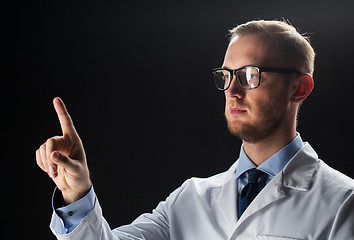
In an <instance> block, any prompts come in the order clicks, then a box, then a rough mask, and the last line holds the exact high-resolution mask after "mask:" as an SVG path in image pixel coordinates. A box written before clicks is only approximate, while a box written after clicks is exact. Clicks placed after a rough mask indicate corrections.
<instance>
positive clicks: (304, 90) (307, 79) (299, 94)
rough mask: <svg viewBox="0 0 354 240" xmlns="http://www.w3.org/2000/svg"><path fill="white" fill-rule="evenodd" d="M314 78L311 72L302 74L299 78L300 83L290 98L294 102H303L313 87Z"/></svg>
mask: <svg viewBox="0 0 354 240" xmlns="http://www.w3.org/2000/svg"><path fill="white" fill-rule="evenodd" d="M313 85H314V84H313V79H312V77H311V75H310V74H302V75H301V76H300V77H299V79H298V84H297V88H296V90H295V92H294V93H293V95H292V96H291V98H290V101H291V102H293V103H298V102H302V101H304V100H305V98H307V96H308V95H309V94H310V92H311V91H312V89H313Z"/></svg>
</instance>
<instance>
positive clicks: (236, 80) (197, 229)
mask: <svg viewBox="0 0 354 240" xmlns="http://www.w3.org/2000/svg"><path fill="white" fill-rule="evenodd" d="M230 33H231V34H230V35H231V39H230V43H229V46H228V49H227V51H226V54H225V59H224V62H223V65H222V67H221V68H217V69H214V70H213V76H214V81H215V84H216V87H217V88H218V89H219V90H222V91H224V92H225V98H226V106H225V116H226V119H227V123H228V128H229V130H230V132H231V133H232V134H234V135H235V136H237V137H239V138H240V139H242V141H243V144H242V146H241V149H240V154H239V159H238V160H237V161H236V162H235V163H234V164H233V166H231V168H230V169H229V170H228V171H226V172H224V173H221V174H218V175H215V176H212V177H209V178H206V179H201V178H191V179H189V180H187V181H186V182H185V183H184V184H183V185H182V186H181V187H180V188H178V189H177V190H175V191H174V192H173V193H171V195H170V196H169V197H168V198H167V199H166V200H165V201H163V202H160V203H159V204H158V206H157V207H156V209H154V210H153V211H152V213H146V214H142V215H141V216H140V217H138V218H137V219H136V220H135V221H134V222H132V223H131V224H130V225H126V226H122V227H118V228H116V229H113V230H111V228H110V227H109V225H108V223H107V222H106V221H105V219H104V218H103V216H102V210H101V207H100V204H99V201H98V198H97V196H96V195H95V192H94V189H93V186H92V183H91V181H90V177H89V170H88V167H87V163H86V157H85V151H84V148H83V145H82V143H81V140H80V138H79V135H78V134H77V132H76V130H75V128H74V125H73V123H72V120H71V118H70V116H69V114H68V112H67V110H66V108H65V106H64V103H63V102H62V101H61V100H60V99H59V98H55V99H54V107H55V110H56V112H57V114H58V117H59V121H60V124H61V128H62V131H63V136H60V137H52V138H49V139H48V140H47V141H46V142H45V143H44V144H43V145H41V146H40V148H39V149H38V150H37V151H36V159H37V164H38V166H39V167H40V168H41V169H42V170H44V171H45V172H47V173H48V175H49V176H50V177H51V178H52V179H53V181H54V182H55V184H56V185H57V189H56V190H55V192H54V195H53V208H54V212H53V216H52V221H51V229H52V231H53V233H54V234H55V236H56V237H57V238H58V239H73V240H74V239H85V240H94V239H102V240H103V239H104V240H106V239H147V240H165V239H174V240H182V239H183V240H187V239H188V240H196V239H201V240H206V239H211V240H221V239H222V240H225V239H247V240H249V239H293V240H294V239H338V240H348V239H354V180H353V179H350V178H349V177H347V176H345V175H343V174H342V173H340V172H338V171H336V170H334V169H332V168H331V167H329V166H328V165H326V164H325V163H324V162H323V161H322V160H320V159H318V156H317V154H316V152H315V151H314V150H313V149H312V147H311V146H310V144H309V143H307V142H303V141H302V139H301V137H300V134H299V133H297V132H296V116H297V112H298V110H299V107H300V105H301V104H302V102H303V101H304V100H305V99H306V97H307V96H308V95H309V93H310V92H311V90H312V89H313V85H314V84H313V80H312V75H313V71H314V57H315V53H314V50H313V48H312V47H311V45H310V43H309V41H308V39H306V38H305V37H303V36H302V35H301V34H299V33H298V32H297V31H296V29H295V28H294V27H292V26H290V25H288V24H287V23H285V22H282V21H263V20H257V21H251V22H247V23H245V24H242V25H239V26H237V27H235V28H234V29H232V30H231V31H230ZM118 214H119V213H118Z"/></svg>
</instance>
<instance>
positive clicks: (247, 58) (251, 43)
mask: <svg viewBox="0 0 354 240" xmlns="http://www.w3.org/2000/svg"><path fill="white" fill-rule="evenodd" d="M274 50H275V49H273V52H274ZM274 60H275V58H274V54H273V53H272V44H271V39H270V38H269V37H268V36H265V35H261V34H248V35H241V36H235V37H234V38H233V39H232V40H231V42H230V44H229V46H228V48H227V51H226V54H225V59H224V64H223V66H224V67H227V68H230V69H237V68H240V67H244V66H247V65H254V66H260V67H262V66H263V67H265V66H273V65H274V62H275V61H274Z"/></svg>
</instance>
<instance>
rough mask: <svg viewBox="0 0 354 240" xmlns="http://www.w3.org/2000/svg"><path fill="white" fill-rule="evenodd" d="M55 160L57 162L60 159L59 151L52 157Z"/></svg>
mask: <svg viewBox="0 0 354 240" xmlns="http://www.w3.org/2000/svg"><path fill="white" fill-rule="evenodd" d="M52 159H53V161H55V162H57V161H59V159H60V154H59V153H58V152H55V153H54V154H53V157H52Z"/></svg>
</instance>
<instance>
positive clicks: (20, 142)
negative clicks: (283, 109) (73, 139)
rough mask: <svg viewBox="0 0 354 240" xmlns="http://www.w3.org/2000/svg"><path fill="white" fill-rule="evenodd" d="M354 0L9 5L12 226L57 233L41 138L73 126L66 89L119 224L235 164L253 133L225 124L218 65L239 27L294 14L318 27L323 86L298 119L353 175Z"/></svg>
mask: <svg viewBox="0 0 354 240" xmlns="http://www.w3.org/2000/svg"><path fill="white" fill-rule="evenodd" d="M353 10H354V8H353V3H352V1H283V0H279V1H211V0H210V1H185V2H184V1H174V2H172V1H161V2H153V1H140V2H138V1H124V2H123V1H113V2H103V1H97V2H95V3H88V2H85V3H82V4H79V3H72V2H71V3H67V4H66V3H63V2H61V1H56V2H54V1H45V2H37V3H33V2H32V1H27V3H25V4H20V3H15V2H14V3H12V4H7V5H2V8H1V15H2V18H3V19H4V20H3V21H2V25H3V28H2V29H3V31H2V32H3V34H2V39H3V40H5V41H4V43H3V44H2V49H3V51H2V70H1V72H2V81H1V82H2V83H3V84H2V86H1V89H2V94H1V95H2V97H3V101H2V102H3V106H4V107H5V111H4V110H3V111H2V112H3V114H2V116H3V118H4V120H5V121H4V123H3V127H2V132H5V134H2V136H3V142H6V143H5V146H4V145H3V147H2V153H5V156H3V157H2V163H3V164H2V167H1V169H2V171H1V186H2V188H1V191H2V194H1V196H2V197H1V208H2V210H1V215H2V217H1V221H2V222H3V224H2V229H6V230H5V231H9V233H12V234H16V236H18V237H16V238H18V239H20V238H21V237H25V236H27V237H29V236H34V237H35V238H36V239H53V238H54V237H53V236H52V235H51V233H50V230H49V228H48V224H49V220H50V215H51V211H52V209H51V202H50V200H51V194H52V191H53V188H54V184H53V183H52V181H51V180H50V179H49V178H48V176H47V175H46V174H44V173H43V172H42V171H41V170H40V169H39V168H38V167H37V165H36V162H35V150H36V149H37V148H38V147H39V146H40V145H41V144H42V143H43V142H44V141H45V140H46V139H47V138H48V137H51V136H54V135H59V134H61V132H60V126H59V123H58V120H57V117H56V114H55V112H54V109H53V107H52V99H53V97H55V96H60V97H62V99H63V100H64V101H65V103H66V105H67V107H68V110H69V112H70V114H71V116H72V118H73V120H74V123H75V125H76V128H77V130H78V132H79V134H80V136H81V138H82V140H83V142H84V146H85V149H86V152H87V158H88V162H89V167H90V170H91V172H92V176H93V183H94V186H95V190H96V193H97V194H98V197H99V200H100V203H101V205H102V207H103V210H104V215H105V217H106V219H107V220H108V221H109V223H110V224H111V226H112V227H115V226H119V225H122V224H127V223H130V222H131V221H132V220H133V219H135V218H136V217H137V216H138V215H139V214H141V213H143V212H150V211H151V210H152V209H153V208H154V207H155V206H156V205H157V203H158V202H159V201H161V200H164V199H165V198H166V197H167V196H168V194H169V193H170V192H172V191H173V190H174V189H176V188H177V187H178V186H180V185H181V184H182V182H183V181H184V180H186V179H187V178H190V177H191V176H197V177H207V176H210V175H214V174H216V173H219V172H221V171H225V170H226V169H228V167H229V166H231V164H232V163H233V162H234V161H235V160H236V159H237V157H238V151H239V147H240V141H239V140H237V139H236V138H234V137H232V136H230V135H229V133H228V131H227V129H226V126H225V125H226V124H225V121H224V117H223V108H224V97H223V94H222V93H221V92H218V91H217V90H216V89H215V88H214V85H213V81H212V78H211V69H212V68H214V67H218V66H220V65H221V64H222V61H223V56H224V53H225V50H226V47H227V38H226V34H227V31H228V29H230V28H232V27H233V26H235V25H237V24H240V23H243V22H246V21H248V20H252V19H257V18H259V19H281V18H282V17H284V18H287V19H289V20H290V21H291V22H292V23H293V24H294V25H295V26H296V27H297V28H299V29H300V31H302V32H307V33H309V34H310V35H311V39H312V44H313V46H314V48H315V50H316V53H317V60H316V69H315V75H314V79H315V89H314V91H313V92H312V94H311V95H310V96H309V98H308V99H307V100H306V102H305V103H304V104H303V107H302V109H301V113H300V119H299V128H298V131H299V132H301V136H302V138H303V139H304V140H305V141H309V142H310V143H311V145H312V146H313V147H314V148H315V149H316V151H317V152H318V154H319V156H320V157H321V158H322V159H324V161H325V162H327V163H328V164H329V165H330V166H332V167H334V168H335V169H338V170H339V171H341V172H343V173H345V174H347V175H349V176H351V177H352V178H353V177H354V169H353V166H354V164H353V157H352V156H351V148H352V135H353V121H354V111H353V107H354V104H353V96H352V92H353V87H354V83H353V68H354V60H353V56H354V47H353V42H354V28H353V23H354V14H353ZM3 166H5V167H3ZM20 236H21V237H20Z"/></svg>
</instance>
